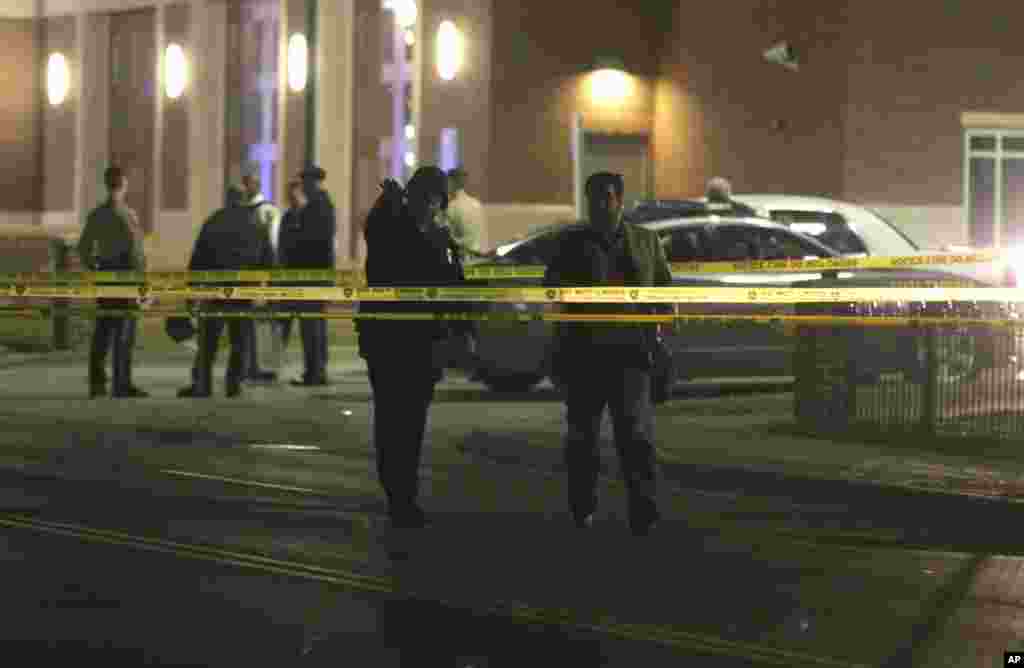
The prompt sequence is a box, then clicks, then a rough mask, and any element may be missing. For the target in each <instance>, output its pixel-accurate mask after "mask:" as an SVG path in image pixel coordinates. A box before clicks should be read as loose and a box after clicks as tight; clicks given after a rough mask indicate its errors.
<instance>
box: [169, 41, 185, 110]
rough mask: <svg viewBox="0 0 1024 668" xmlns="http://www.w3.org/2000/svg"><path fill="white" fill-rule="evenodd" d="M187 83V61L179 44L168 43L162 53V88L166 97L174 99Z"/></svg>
mask: <svg viewBox="0 0 1024 668" xmlns="http://www.w3.org/2000/svg"><path fill="white" fill-rule="evenodd" d="M187 83H188V63H187V62H186V60H185V51H184V50H183V49H182V48H181V46H180V45H179V44H168V45H167V50H166V51H165V53H164V88H165V89H166V90H167V97H169V98H171V99H172V100H176V99H178V98H179V97H181V94H182V93H184V92H185V86H186V84H187Z"/></svg>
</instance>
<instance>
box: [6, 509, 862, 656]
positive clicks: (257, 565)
mask: <svg viewBox="0 0 1024 668" xmlns="http://www.w3.org/2000/svg"><path fill="white" fill-rule="evenodd" d="M0 526H6V527H9V528H14V529H23V530H28V531H35V532H38V533H44V534H50V535H57V536H64V537H69V538H78V539H80V540H86V541H91V542H96V543H103V544H107V545H115V546H121V547H132V548H135V549H140V550H146V551H150V552H157V553H162V554H168V555H171V556H176V557H182V558H188V559H196V560H200V561H210V562H215V563H220V564H225V565H229V566H238V567H241V568H250V569H254V570H260V571H264V572H267V573H274V574H279V575H286V576H292V577H298V578H304V579H307V580H315V581H318V582H324V583H328V584H336V585H342V586H346V587H349V588H352V589H357V590H362V591H371V592H376V593H393V592H394V591H395V587H394V585H393V583H392V579H391V578H382V577H377V576H371V575H361V574H357V573H352V572H347V571H341V570H337V569H331V568H324V567H321V566H315V565H311V564H303V563H299V562H292V561H285V560H281V559H273V558H270V557H265V556H262V555H256V554H249V553H245V552H235V551H231V550H223V549H219V548H212V547H206V546H202V545H190V544H187V543H179V542H176V541H170V540H164V539H159V538H150V537H146V536H135V535H132V534H127V533H123V532H120V531H112V530H108V529H96V528H92V527H86V526H82V525H78V524H74V523H68V522H54V521H49V520H41V519H37V518H33V517H29V516H24V515H17V514H5V515H0ZM439 602H440V603H442V604H446V605H459V604H458V603H455V602H452V601H445V600H441V601H439ZM488 612H493V613H497V614H501V615H505V616H511V617H515V618H519V619H526V620H530V621H535V622H542V623H548V624H555V625H558V626H572V627H575V628H577V629H581V630H587V631H592V632H597V633H600V634H604V635H610V636H615V637H619V638H626V639H630V640H638V641H644V642H655V643H659V644H662V645H669V646H672V647H675V648H678V649H683V650H689V651H705V652H709V653H713V654H724V655H729V656H734V657H742V658H746V659H754V660H756V661H759V662H762V663H764V662H768V663H772V664H774V665H780V666H798V665H806V666H822V667H828V668H868V666H867V664H860V663H853V662H850V661H845V660H842V659H835V658H831V657H822V656H815V655H811V654H805V653H802V652H794V651H789V650H785V649H781V648H775V647H766V646H763V645H750V644H746V643H741V642H736V641H732V640H726V639H724V638H718V637H715V636H705V635H702V634H698V633H692V632H688V631H680V630H676V629H671V628H666V627H662V626H655V625H638V624H623V623H619V622H617V621H615V620H614V619H613V618H611V617H610V616H602V617H601V621H600V622H598V623H596V624H595V623H589V622H574V621H573V620H572V619H571V618H570V617H571V615H572V614H573V611H571V610H544V609H539V608H532V607H530V606H527V605H524V604H521V603H517V602H507V603H504V604H503V603H501V602H499V603H498V604H497V605H495V606H492V607H491V608H490V609H489V610H488Z"/></svg>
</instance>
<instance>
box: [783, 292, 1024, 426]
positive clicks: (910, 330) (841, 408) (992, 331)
mask: <svg viewBox="0 0 1024 668" xmlns="http://www.w3.org/2000/svg"><path fill="white" fill-rule="evenodd" d="M802 310H804V311H805V312H809V311H815V310H816V311H817V312H819V313H821V312H823V311H824V312H832V313H835V312H836V311H837V308H836V307H835V305H819V308H818V309H813V308H805V309H802ZM794 355H795V358H794V372H795V385H794V412H795V415H796V418H797V421H798V423H799V424H800V425H801V426H802V427H803V428H806V429H810V430H811V431H814V432H816V433H821V434H840V433H844V432H845V433H861V432H864V431H870V432H875V433H883V432H889V433H893V434H897V435H904V434H908V433H910V434H916V435H919V436H925V437H930V436H956V437H967V438H982V439H1007V438H1012V439H1024V328H1019V327H1012V326H1005V325H1002V326H985V325H977V324H972V325H970V326H964V325H960V324H957V323H956V321H955V319H952V320H951V322H950V324H949V325H944V324H928V325H923V326H917V327H913V326H909V327H886V328H881V327H879V328H873V327H871V326H870V325H868V326H864V325H861V326H857V327H852V326H800V327H799V328H798V331H797V342H796V346H795V351H794Z"/></svg>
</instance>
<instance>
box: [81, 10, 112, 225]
mask: <svg viewBox="0 0 1024 668" xmlns="http://www.w3.org/2000/svg"><path fill="white" fill-rule="evenodd" d="M81 20H82V21H83V23H84V26H83V30H82V31H81V32H80V33H79V34H80V35H81V40H80V44H81V45H82V47H81V54H82V55H81V61H80V63H81V67H80V72H81V96H82V97H81V100H82V105H81V107H80V108H79V119H80V125H79V135H80V137H81V139H80V140H79V144H80V149H79V157H80V159H81V162H80V163H79V164H80V165H81V168H80V169H78V170H76V173H77V175H78V178H77V187H76V195H77V203H78V204H77V207H76V209H77V210H78V213H79V215H78V220H79V222H84V219H85V214H86V212H88V211H89V210H90V209H91V208H92V207H94V206H95V205H96V204H97V203H98V202H99V200H100V199H101V198H102V197H103V194H104V188H103V170H104V169H106V167H107V163H108V162H109V160H110V17H109V16H108V15H106V14H82V15H81Z"/></svg>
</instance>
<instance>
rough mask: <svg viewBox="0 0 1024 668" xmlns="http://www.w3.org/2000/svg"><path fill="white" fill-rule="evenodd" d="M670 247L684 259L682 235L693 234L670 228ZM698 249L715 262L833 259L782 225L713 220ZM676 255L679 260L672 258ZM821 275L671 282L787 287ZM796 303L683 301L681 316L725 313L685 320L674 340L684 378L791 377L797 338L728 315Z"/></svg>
mask: <svg viewBox="0 0 1024 668" xmlns="http://www.w3.org/2000/svg"><path fill="white" fill-rule="evenodd" d="M668 235H669V237H670V238H669V240H668V241H667V246H666V250H667V251H668V256H669V259H670V261H675V262H685V261H688V260H687V259H685V255H686V254H685V252H682V253H677V252H675V251H676V246H677V244H678V247H679V248H680V249H684V248H685V247H686V243H684V242H683V241H682V238H683V237H689V238H690V239H693V238H694V236H693V231H692V230H686V229H679V230H672V231H670V232H669V233H668ZM696 238H697V239H698V240H699V244H700V247H699V249H698V250H697V257H696V258H694V259H697V260H700V261H710V262H744V261H752V260H777V259H805V258H820V257H826V256H830V255H832V254H833V253H831V252H829V251H828V250H827V249H825V248H823V247H821V246H819V245H817V244H815V243H814V242H812V241H810V240H807V239H804V238H802V237H801V236H798V235H795V234H792V233H791V232H788V231H787V230H785V229H783V228H781V227H775V226H758V225H750V224H740V223H715V224H708V225H704V226H703V227H701V228H700V229H699V231H698V236H697V237H696ZM673 258H675V259H673ZM820 277H821V275H820V274H818V273H813V274H812V273H786V272H779V273H761V272H758V273H754V272H750V273H742V272H738V273H736V272H730V273H722V274H685V273H673V285H677V286H706V287H709V288H713V287H751V288H755V287H786V286H791V285H792V284H793V283H794V282H797V281H807V280H813V279H816V278H820ZM793 310H794V309H793V306H792V305H769V304H713V303H708V304H680V305H679V311H680V313H692V314H696V315H704V316H707V315H722V316H725V318H724V319H723V321H721V322H715V323H702V322H693V323H685V322H684V324H683V325H682V326H681V327H680V328H679V329H678V330H677V332H676V333H674V334H673V335H672V336H670V337H669V341H668V343H669V347H670V348H671V349H672V350H673V353H674V356H675V359H676V365H677V368H678V372H679V375H680V376H681V377H715V376H777V375H790V373H791V372H790V369H791V350H792V345H793V341H792V338H791V336H789V334H788V332H787V331H786V329H785V327H783V326H780V325H774V324H761V323H754V322H752V321H750V320H744V319H742V318H735V319H734V320H731V321H730V320H728V319H727V318H728V316H743V315H753V314H765V315H767V314H785V313H792V312H793Z"/></svg>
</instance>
